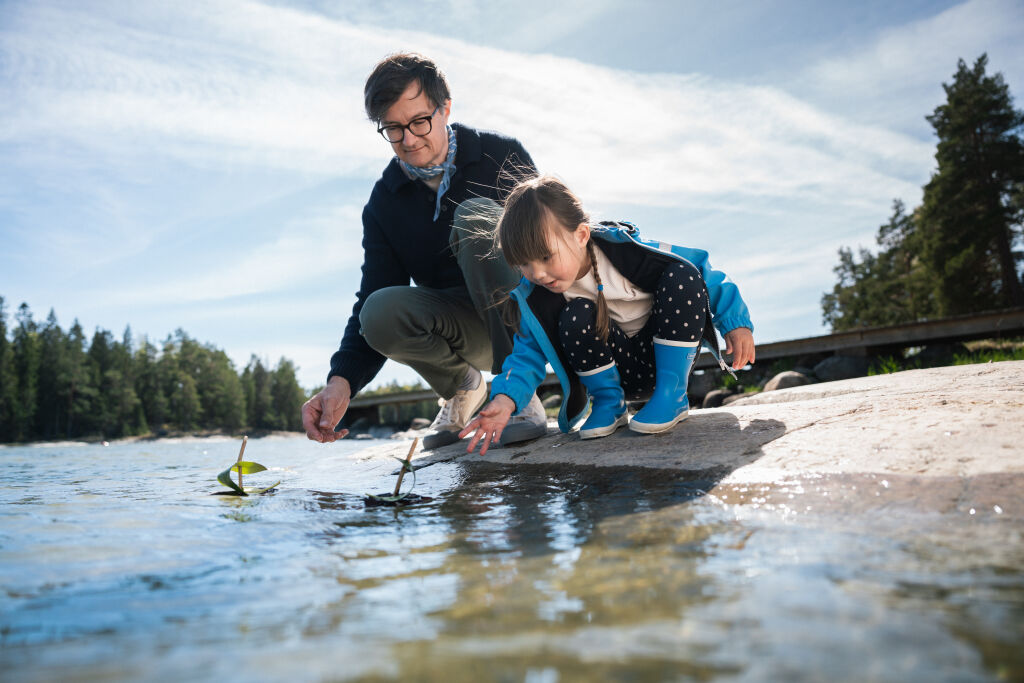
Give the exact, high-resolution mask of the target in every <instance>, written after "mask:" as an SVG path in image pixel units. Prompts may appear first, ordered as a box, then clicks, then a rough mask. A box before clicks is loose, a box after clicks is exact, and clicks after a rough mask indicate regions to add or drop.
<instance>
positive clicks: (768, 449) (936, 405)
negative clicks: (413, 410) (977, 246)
mask: <svg viewBox="0 0 1024 683" xmlns="http://www.w3.org/2000/svg"><path fill="white" fill-rule="evenodd" d="M467 443H468V442H467V441H462V442H460V443H457V444H453V445H452V446H447V447H445V448H442V449H438V450H436V451H433V452H431V453H428V454H423V455H420V456H418V457H417V458H416V459H415V460H414V463H415V464H416V465H417V466H418V467H423V466H429V465H430V464H431V463H434V462H439V461H443V462H450V461H459V462H463V463H472V462H492V463H511V464H517V465H537V464H555V463H563V464H567V465H573V466H577V467H620V466H621V467H643V468H657V469H665V470H675V471H678V472H689V473H691V474H692V473H694V472H714V473H715V476H714V477H713V480H714V482H715V484H716V485H717V486H719V487H728V486H734V485H749V484H751V483H769V484H770V483H778V482H785V481H793V480H800V479H805V478H807V477H821V476H832V477H835V476H848V475H857V476H862V475H889V479H887V481H889V482H890V483H892V482H896V481H899V482H901V483H900V488H899V489H898V490H899V491H903V492H905V495H906V496H907V497H913V498H915V499H921V498H922V496H923V495H924V494H923V493H922V491H923V490H928V491H934V492H940V491H941V492H942V493H936V495H937V496H938V499H941V500H944V501H946V503H943V504H942V505H954V504H955V505H967V506H968V507H967V508H966V509H970V507H971V506H972V505H974V507H975V510H976V512H977V511H978V510H987V511H989V512H991V511H992V510H993V509H994V508H993V506H996V505H998V506H1000V509H1001V510H1003V513H1001V514H1007V515H1010V514H1012V515H1014V516H1017V517H1018V518H1024V511H1021V510H1017V509H1016V508H1015V507H1014V505H1015V504H1014V503H1012V501H1011V496H1010V495H1009V494H1010V491H1009V490H1007V489H1006V486H1007V484H1006V482H1012V484H1011V488H1012V487H1013V486H1016V487H1017V489H1016V490H1020V489H1019V486H1020V484H1021V483H1024V361H1009V362H1002V363H989V364H983V365H965V366H952V367H944V368H933V369H927V370H910V371H906V372H900V373H894V374H890V375H879V376H874V377H862V378H857V379H850V380H843V381H838V382H824V383H818V384H812V385H806V386H798V387H793V388H789V389H781V390H777V391H772V392H765V393H761V394H757V395H754V396H749V397H743V398H738V400H736V401H735V402H733V403H731V404H730V405H727V406H724V407H721V408H712V409H706V410H692V411H691V413H690V416H689V418H688V419H687V420H686V421H684V422H682V423H680V424H679V425H678V426H677V427H676V428H675V429H673V430H671V431H669V432H667V433H665V434H660V435H654V436H646V435H639V434H636V433H633V432H631V431H629V430H628V429H621V430H619V431H618V432H616V433H615V434H613V435H612V436H610V437H606V438H604V439H597V440H592V441H580V439H579V436H578V435H577V434H575V433H574V434H562V433H560V432H559V431H558V430H557V428H556V427H555V426H554V423H553V422H551V423H549V429H548V435H547V436H545V437H543V438H541V439H537V440H535V441H531V442H526V443H521V444H515V445H512V446H510V447H507V448H494V449H492V450H490V451H489V452H488V453H487V455H486V456H483V457H481V456H480V455H478V454H476V453H474V454H467V453H466V452H465V448H466V445H467ZM402 448H403V447H402V446H398V445H394V446H391V445H388V446H381V447H379V448H378V449H375V450H380V451H381V453H382V454H383V453H384V452H385V451H386V452H387V453H388V454H392V453H391V451H395V452H397V451H399V450H402ZM896 475H898V477H896ZM894 477H896V478H894ZM966 480H970V481H969V483H965V481H966ZM905 482H911V483H905ZM915 482H916V483H915ZM723 490H724V489H723ZM875 492H878V493H879V494H880V495H879V496H874V495H873V494H874V493H875ZM862 493H863V491H862ZM884 493H885V492H884V490H883V489H878V490H877V491H874V490H873V491H872V494H871V495H870V496H869V497H870V498H880V496H881V495H882V494H884ZM731 495H732V494H731ZM886 495H891V494H886ZM924 498H927V496H924ZM868 504H870V501H869V502H868ZM942 505H939V507H942ZM943 509H945V508H943ZM1011 511H1012V512H1011ZM979 514H980V513H979Z"/></svg>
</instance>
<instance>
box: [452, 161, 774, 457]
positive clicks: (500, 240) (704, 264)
mask: <svg viewBox="0 0 1024 683" xmlns="http://www.w3.org/2000/svg"><path fill="white" fill-rule="evenodd" d="M496 241H497V245H498V246H499V247H500V249H501V251H502V253H503V254H504V256H505V259H506V260H507V261H508V263H509V264H510V265H512V266H513V267H515V268H518V269H519V271H520V272H521V273H522V276H523V278H522V280H521V282H520V284H519V286H518V287H517V288H516V289H515V290H513V292H512V294H511V299H512V300H513V301H514V302H515V303H516V304H517V305H518V312H519V322H518V333H517V334H516V336H515V344H514V348H513V351H512V353H511V354H509V356H508V357H507V358H506V359H505V363H504V364H503V365H502V372H501V374H500V375H498V376H496V377H495V378H494V381H493V382H492V383H491V392H490V399H491V400H490V402H489V403H488V404H487V405H486V406H484V408H483V409H482V410H481V411H480V412H479V414H478V415H477V416H476V417H475V418H474V419H473V420H472V421H471V422H470V423H469V424H468V425H466V428H465V429H464V430H462V432H461V433H460V434H459V438H462V437H464V436H466V435H467V434H469V433H471V432H476V433H475V434H474V436H473V438H472V440H471V441H470V442H469V446H468V448H467V451H468V452H472V451H473V450H474V449H475V448H476V445H477V443H478V442H482V448H481V449H480V454H481V455H483V454H484V453H486V452H487V448H488V446H489V444H490V443H492V442H494V441H497V440H498V439H500V438H501V431H502V429H503V428H504V427H505V424H506V423H507V422H508V420H509V418H510V417H511V416H512V414H513V413H515V412H516V411H517V410H521V409H522V408H523V407H525V406H526V404H527V403H528V402H529V400H530V397H531V396H533V393H534V391H536V389H537V387H538V386H539V385H540V383H541V381H542V380H543V379H544V376H545V365H546V364H550V365H551V367H552V369H553V370H554V372H555V374H556V375H557V376H558V379H559V381H560V382H561V385H562V396H563V399H562V406H561V409H560V410H559V414H558V426H559V428H561V430H562V431H563V432H568V431H570V429H571V428H572V427H573V426H574V425H575V424H577V423H578V422H579V421H580V420H581V419H582V417H583V415H584V413H585V411H586V407H587V395H589V397H590V403H591V412H590V417H589V418H588V419H587V421H586V422H585V423H584V424H583V426H582V427H581V428H580V438H582V439H593V438H596V437H601V436H607V435H609V434H611V433H613V432H614V431H615V430H616V429H618V428H619V427H621V426H624V425H626V424H627V422H628V424H629V427H630V429H632V430H633V431H636V432H641V433H645V434H656V433H659V432H663V431H666V430H668V429H671V428H672V427H673V426H674V425H675V424H677V423H678V422H680V421H681V420H683V419H685V418H686V416H687V413H688V409H689V404H688V402H687V398H686V385H687V381H688V378H689V373H690V369H691V367H692V366H693V361H694V359H695V358H696V356H697V353H698V351H699V345H700V343H701V340H706V341H707V342H708V345H709V346H710V347H711V349H712V350H713V351H714V353H715V355H716V356H717V351H718V339H717V337H716V336H715V332H714V328H713V327H712V326H711V325H706V322H707V321H708V320H712V319H713V322H714V324H715V326H716V327H718V329H719V330H721V331H722V333H723V334H724V335H725V338H726V353H732V354H733V367H734V368H736V369H739V368H741V367H743V366H745V365H746V364H747V363H748V362H753V361H754V338H753V334H752V329H753V326H752V325H751V323H750V316H749V314H748V312H747V306H746V304H744V303H743V299H741V298H740V294H739V290H738V289H737V288H736V285H735V284H733V283H732V282H731V281H730V280H729V279H728V278H727V277H726V276H725V274H724V273H722V272H720V271H716V270H712V269H711V267H710V265H709V264H708V255H707V252H704V251H700V250H697V249H687V248H682V247H673V246H672V245H668V244H664V243H660V242H650V241H645V240H641V239H640V237H639V234H638V232H637V230H636V228H635V227H634V226H632V225H631V224H629V223H601V224H598V225H591V224H590V220H589V219H588V217H587V215H586V213H585V212H584V211H583V208H582V207H581V206H580V202H579V200H578V199H577V198H576V196H575V195H573V194H572V192H570V191H569V189H568V188H567V187H566V186H565V185H564V184H562V183H561V182H560V181H559V180H557V179H556V178H553V177H550V176H542V177H539V178H534V179H531V180H528V181H525V182H523V183H521V184H519V185H518V186H517V187H516V188H515V189H514V190H513V191H512V193H511V194H510V195H509V197H508V199H507V200H506V202H505V210H504V213H503V214H502V217H501V219H500V221H499V222H498V227H497V234H496ZM719 363H721V364H722V367H723V369H724V368H725V364H724V363H722V361H721V359H719ZM584 389H585V392H584ZM648 397H649V400H648V401H647V404H646V405H645V406H644V407H643V408H642V409H641V410H640V411H639V412H638V413H637V414H636V415H634V416H633V419H632V420H629V418H628V417H627V414H626V400H643V399H647V398H648Z"/></svg>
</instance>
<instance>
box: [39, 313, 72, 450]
mask: <svg viewBox="0 0 1024 683" xmlns="http://www.w3.org/2000/svg"><path fill="white" fill-rule="evenodd" d="M66 350H67V347H66V345H65V338H64V331H63V330H61V329H60V325H59V324H57V314H56V313H55V312H54V310H53V309H52V308H51V309H50V314H49V315H48V316H47V317H46V322H45V323H44V324H43V327H42V329H40V331H39V382H38V402H37V404H36V405H37V409H36V422H35V429H34V430H33V431H34V433H35V434H36V435H37V436H41V437H42V438H44V439H52V438H54V437H57V436H61V435H63V433H64V430H65V428H66V426H67V411H66V405H65V404H64V403H63V402H62V401H61V400H60V397H61V388H62V384H63V382H64V381H65V377H66V376H67V357H66V355H65V352H66Z"/></svg>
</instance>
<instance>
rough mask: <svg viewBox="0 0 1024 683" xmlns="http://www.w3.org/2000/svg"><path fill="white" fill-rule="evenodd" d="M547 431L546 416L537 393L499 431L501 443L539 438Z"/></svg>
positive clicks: (504, 444)
mask: <svg viewBox="0 0 1024 683" xmlns="http://www.w3.org/2000/svg"><path fill="white" fill-rule="evenodd" d="M547 433H548V416H547V413H545V412H544V405H543V404H542V403H541V402H540V398H539V397H538V396H537V394H534V395H533V398H531V399H530V402H529V403H527V404H526V408H524V409H523V411H522V412H521V413H519V414H518V415H515V416H513V418H512V419H511V420H509V421H508V424H507V425H505V429H503V430H502V431H501V439H500V441H501V445H502V446H506V445H508V444H510V443H519V442H520V441H529V440H530V439H539V438H540V437H542V436H544V435H545V434H547Z"/></svg>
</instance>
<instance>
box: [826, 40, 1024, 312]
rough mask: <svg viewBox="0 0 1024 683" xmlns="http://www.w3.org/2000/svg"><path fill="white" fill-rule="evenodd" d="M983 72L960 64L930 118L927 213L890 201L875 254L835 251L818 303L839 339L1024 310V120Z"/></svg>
mask: <svg viewBox="0 0 1024 683" xmlns="http://www.w3.org/2000/svg"><path fill="white" fill-rule="evenodd" d="M987 65H988V57H987V55H982V56H981V57H979V58H978V59H977V60H976V61H975V62H974V64H973V65H970V66H969V65H968V64H966V63H965V62H964V61H963V60H960V61H959V62H958V65H957V71H956V73H955V74H954V75H953V80H952V82H950V83H944V84H943V88H944V89H945V92H946V102H945V103H943V104H940V105H939V106H938V107H936V108H935V111H934V112H933V113H932V114H931V115H929V116H927V117H926V119H927V120H928V122H929V123H930V124H931V125H932V128H933V129H934V131H935V135H936V137H937V138H938V145H937V148H936V152H935V162H936V166H935V171H934V172H933V174H932V177H931V179H930V180H929V182H928V183H927V184H926V185H925V186H924V188H923V198H922V203H921V206H919V207H916V208H914V209H913V210H909V211H908V210H907V207H906V206H905V204H904V203H903V202H902V201H900V200H898V199H897V200H895V201H894V203H893V209H892V215H891V216H890V217H889V220H888V222H887V223H885V224H884V225H882V226H881V227H880V228H879V229H878V234H877V237H876V241H877V246H878V251H877V253H872V252H871V251H869V250H867V249H860V250H859V254H858V255H857V256H855V255H854V253H853V250H851V249H850V248H848V247H843V248H841V249H840V250H839V264H838V265H837V266H836V267H835V268H834V272H835V273H836V275H837V277H838V282H837V283H836V285H835V287H833V289H832V291H831V292H828V293H826V294H825V295H824V296H823V297H822V300H821V305H822V313H823V319H824V322H825V324H826V325H829V326H831V328H832V331H833V332H839V331H843V330H849V329H854V328H861V327H874V326H882V325H899V324H904V323H909V322H915V321H919V320H924V319H928V318H939V317H948V316H955V315H962V314H968V313H976V312H980V311H989V310H998V309H1005V308H1016V307H1021V306H1024V286H1022V284H1021V273H1020V265H1021V261H1022V260H1024V254H1022V252H1021V249H1020V247H1021V239H1022V224H1024V143H1022V140H1021V132H1022V128H1024V112H1022V111H1020V110H1017V109H1014V107H1013V98H1012V97H1011V95H1010V91H1009V88H1008V87H1007V85H1006V82H1005V81H1004V79H1003V76H1002V74H999V73H996V74H994V75H989V74H988V73H987Z"/></svg>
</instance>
